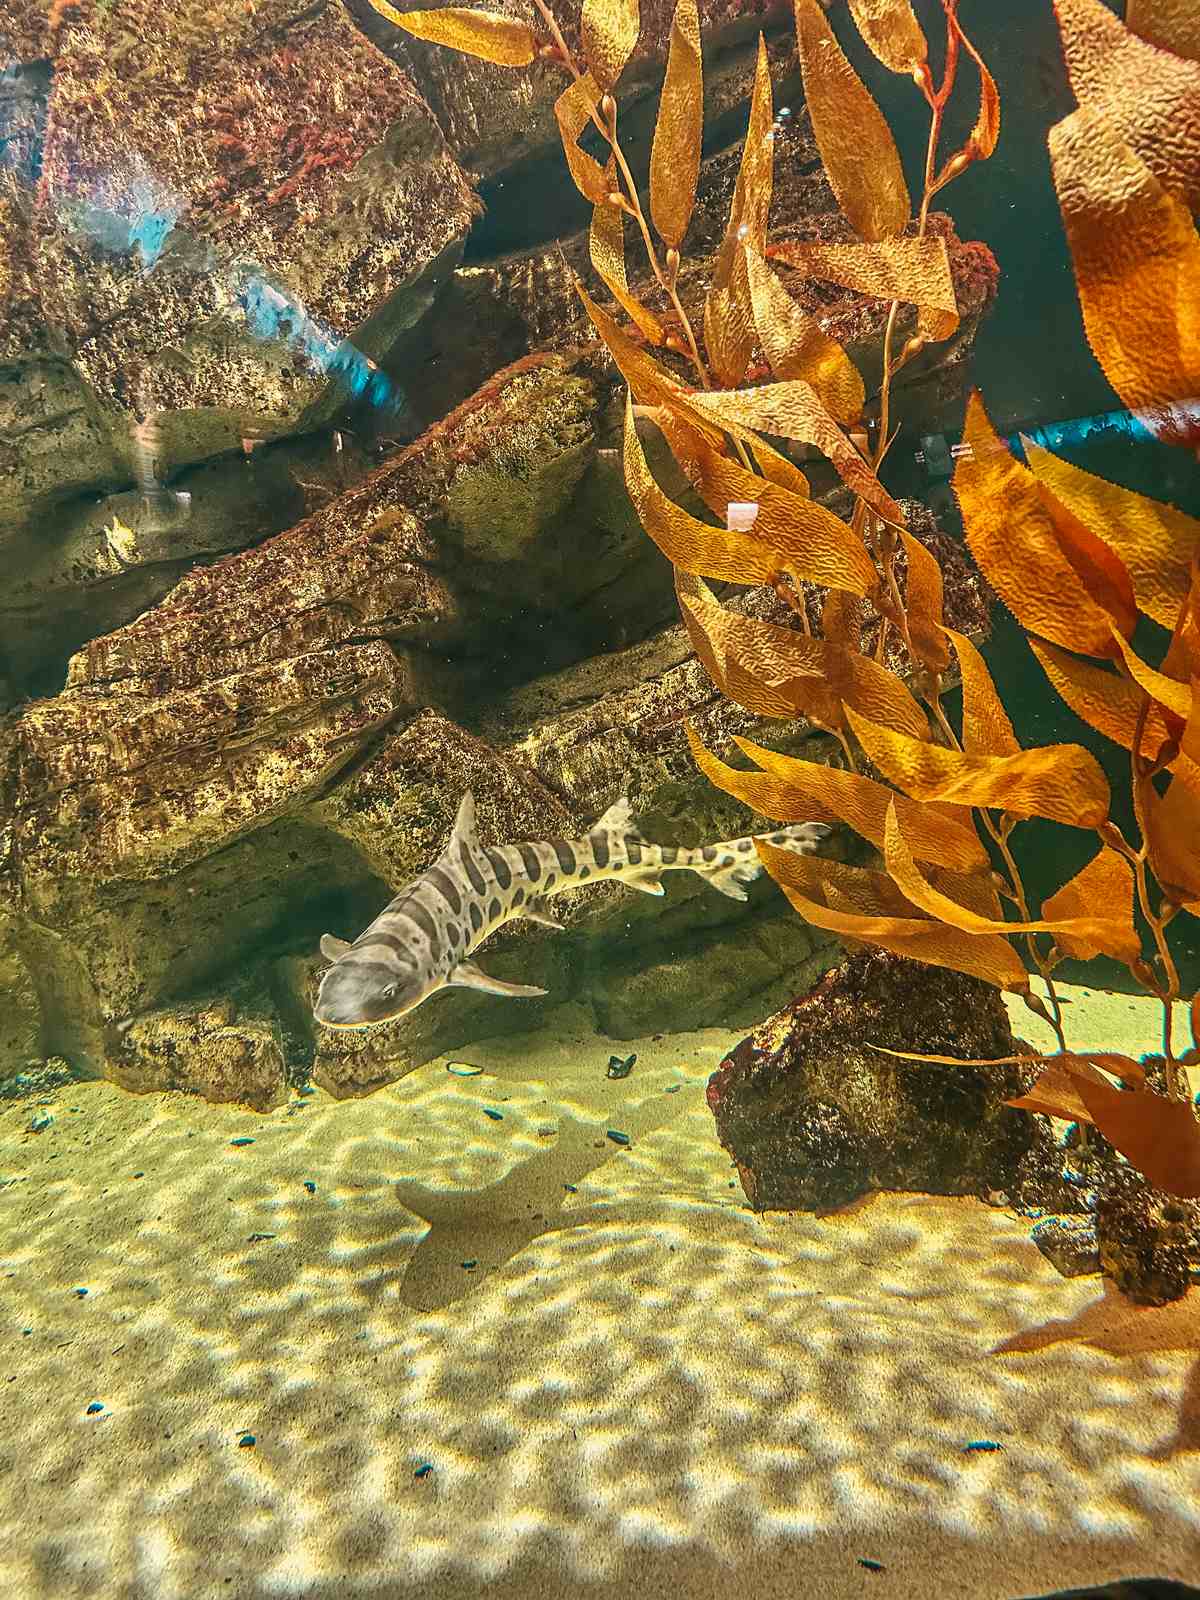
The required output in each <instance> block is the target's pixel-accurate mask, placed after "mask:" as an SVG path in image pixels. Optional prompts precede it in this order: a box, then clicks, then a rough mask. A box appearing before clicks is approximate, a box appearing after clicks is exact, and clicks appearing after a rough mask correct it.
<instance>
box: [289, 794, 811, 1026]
mask: <svg viewBox="0 0 1200 1600" xmlns="http://www.w3.org/2000/svg"><path fill="white" fill-rule="evenodd" d="M828 831H829V830H828V829H827V828H826V827H825V826H824V825H823V824H821V823H815V822H801V823H797V824H794V825H793V826H791V827H787V828H781V829H778V830H777V831H776V832H774V833H768V834H763V835H760V836H759V837H761V838H764V839H767V840H769V841H770V842H771V843H772V844H774V845H777V846H779V847H780V848H782V849H785V850H794V851H796V852H798V853H799V854H801V855H809V854H812V853H813V852H814V851H815V850H816V848H817V846H818V845H819V844H820V842H821V840H822V839H823V838H824V837H825V835H826V834H827V833H828ZM761 871H762V864H761V862H760V861H759V859H758V855H757V853H756V851H755V848H754V839H753V838H743V839H728V840H726V841H725V842H724V843H721V844H707V845H703V846H702V847H701V848H700V849H698V850H688V849H684V848H682V847H680V846H677V845H656V844H651V842H650V841H649V840H648V839H646V838H644V837H643V836H642V834H641V833H639V831H638V829H637V828H636V826H635V825H634V821H633V815H632V812H631V810H630V805H629V801H628V800H618V801H617V802H616V804H615V805H613V806H610V807H609V809H608V810H607V811H606V812H605V813H604V815H603V816H602V817H601V818H600V819H599V821H598V822H597V823H596V824H595V825H594V826H593V827H592V829H591V831H590V832H589V833H588V834H587V836H586V837H585V838H582V839H541V840H526V841H523V842H522V843H520V844H510V845H486V846H485V845H483V844H481V843H480V841H479V837H478V835H477V833H476V831H475V802H474V800H473V798H472V796H471V795H470V794H469V793H468V794H466V795H464V796H463V801H462V804H461V805H460V806H459V808H458V816H457V817H456V819H455V823H454V831H453V833H452V834H451V836H450V841H449V843H448V844H447V846H446V848H445V850H443V852H442V854H441V855H440V856H439V857H438V859H437V860H436V861H435V862H434V863H433V865H432V866H431V867H429V868H428V869H427V871H425V872H424V873H422V874H421V876H420V877H418V878H414V879H413V881H412V882H411V883H408V884H406V885H405V886H404V888H403V889H401V890H400V892H399V894H397V895H396V897H395V898H394V899H393V900H391V901H390V902H389V903H388V904H387V905H386V906H385V907H384V909H383V910H382V911H381V912H380V913H379V915H378V916H377V917H376V918H375V920H374V922H372V923H371V925H370V926H369V927H368V928H366V929H365V930H364V931H363V932H362V933H360V934H359V936H358V938H357V939H355V940H354V942H353V943H352V944H348V943H347V942H346V941H345V940H343V939H336V938H334V936H333V935H332V934H328V933H327V934H325V936H324V937H323V938H322V940H321V954H322V955H323V956H324V957H325V958H326V959H327V960H328V961H329V962H330V963H331V965H330V967H329V969H328V971H327V972H325V974H324V975H323V977H322V978H321V983H320V987H319V989H318V993H317V999H316V1004H315V1006H314V1008H313V1014H314V1016H315V1017H316V1020H317V1021H318V1022H320V1023H322V1024H323V1025H324V1026H325V1027H329V1028H367V1027H371V1026H373V1025H375V1024H378V1023H383V1022H393V1021H395V1020H396V1018H398V1017H402V1016H404V1015H405V1013H406V1012H409V1011H411V1010H413V1008H414V1007H415V1006H419V1005H420V1004H421V1003H422V1001H424V1000H427V999H428V998H429V996H430V995H431V994H436V993H437V991H438V990H439V989H445V988H448V987H451V986H456V987H461V988H467V989H478V990H481V991H483V992H484V993H485V994H495V995H508V996H514V997H518V998H522V997H529V996H536V995H543V994H545V993H546V991H545V990H544V989H538V988H534V987H533V986H531V985H529V984H521V983H504V982H502V981H501V980H500V979H499V978H492V977H489V976H488V974H487V973H485V972H482V971H481V970H480V968H479V967H477V966H476V965H475V963H474V962H473V961H470V960H469V959H468V957H469V956H470V954H471V952H472V951H473V950H475V949H476V947H477V946H479V945H480V944H482V943H483V941H484V940H485V939H486V938H488V937H489V935H491V934H493V933H495V931H496V929H497V928H499V927H502V926H503V925H504V923H506V922H509V921H511V920H512V919H513V918H515V917H525V918H527V919H528V920H529V921H531V922H540V923H542V924H543V925H545V926H546V927H549V928H561V927H562V923H560V922H559V921H558V920H557V918H556V917H554V916H553V914H552V913H551V912H550V910H549V908H548V907H547V905H546V901H547V898H548V897H549V896H551V895H555V894H562V893H563V892H564V891H565V890H568V889H577V888H580V887H581V886H582V885H583V884H585V883H594V882H597V881H603V880H605V879H616V880H618V881H619V882H621V883H627V884H628V885H629V886H630V887H631V888H633V889H638V890H640V891H641V892H642V893H643V894H655V895H661V894H662V893H663V886H662V874H663V873H664V872H695V873H698V874H699V876H700V877H702V878H703V879H704V880H705V882H706V883H708V884H710V885H711V886H712V887H713V888H714V889H717V890H718V891H719V892H720V893H721V894H724V895H728V896H729V897H730V899H733V900H744V899H745V898H746V889H745V885H746V884H747V883H749V882H751V881H752V880H753V879H755V878H756V877H758V875H759V873H760V872H761Z"/></svg>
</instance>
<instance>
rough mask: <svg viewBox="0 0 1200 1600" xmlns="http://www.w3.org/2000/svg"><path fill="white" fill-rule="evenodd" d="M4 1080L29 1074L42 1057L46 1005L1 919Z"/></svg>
mask: <svg viewBox="0 0 1200 1600" xmlns="http://www.w3.org/2000/svg"><path fill="white" fill-rule="evenodd" d="M0 996H3V1004H2V1005H0V1081H3V1080H4V1079H6V1078H10V1077H12V1076H14V1075H15V1074H16V1073H18V1072H22V1071H25V1070H26V1069H27V1068H28V1067H29V1065H30V1063H31V1062H34V1061H37V1060H39V1059H40V1058H41V1055H42V1048H43V1047H42V1006H41V1000H40V997H39V995H38V992H37V989H36V987H35V985H34V981H33V973H32V972H31V971H30V969H29V963H28V961H27V959H26V958H25V957H24V956H23V955H22V954H21V952H20V950H19V949H18V947H17V945H16V942H15V940H14V938H13V935H12V930H11V928H9V927H6V926H5V923H4V921H3V920H2V919H0Z"/></svg>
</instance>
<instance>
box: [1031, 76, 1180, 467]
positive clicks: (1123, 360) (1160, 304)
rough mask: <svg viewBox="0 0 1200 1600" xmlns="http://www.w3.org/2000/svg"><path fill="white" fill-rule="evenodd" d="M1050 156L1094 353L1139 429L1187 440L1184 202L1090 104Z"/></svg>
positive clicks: (1056, 133) (1054, 132) (1053, 133)
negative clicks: (1139, 421)
mask: <svg viewBox="0 0 1200 1600" xmlns="http://www.w3.org/2000/svg"><path fill="white" fill-rule="evenodd" d="M1197 71H1198V72H1200V67H1198V68H1197ZM1198 110H1200V107H1198ZM1197 144H1198V145H1200V140H1197ZM1050 157H1051V167H1052V170H1053V175H1054V187H1055V190H1056V192H1057V194H1058V203H1059V209H1060V210H1061V212H1062V219H1063V226H1064V228H1065V230H1066V234H1067V243H1068V245H1069V246H1070V249H1071V260H1072V264H1073V266H1074V269H1075V281H1076V283H1077V284H1078V287H1079V301H1080V307H1081V309H1082V311H1083V322H1084V328H1085V330H1086V332H1087V337H1088V343H1089V344H1090V345H1091V347H1092V352H1093V354H1094V355H1095V357H1096V360H1097V361H1098V362H1099V363H1100V365H1101V367H1102V368H1103V370H1104V375H1105V377H1106V378H1107V379H1108V381H1109V382H1110V383H1111V384H1112V386H1113V388H1114V389H1115V390H1116V391H1117V393H1118V394H1119V395H1120V397H1121V399H1122V400H1123V401H1124V402H1125V404H1126V405H1127V406H1128V407H1129V408H1130V409H1131V410H1133V411H1138V412H1139V413H1142V421H1143V422H1144V423H1145V424H1146V426H1148V427H1150V428H1151V429H1153V430H1154V431H1155V432H1157V433H1159V434H1160V436H1162V437H1164V438H1166V439H1168V440H1175V439H1177V438H1178V439H1179V440H1181V441H1190V440H1191V438H1192V435H1193V433H1194V432H1195V425H1194V422H1193V421H1192V420H1191V413H1192V410H1193V409H1194V405H1195V401H1196V397H1197V395H1200V238H1197V234H1196V229H1195V227H1194V226H1193V224H1192V218H1191V215H1190V213H1189V211H1188V207H1187V204H1186V203H1185V202H1184V201H1183V200H1182V199H1180V198H1179V196H1178V195H1177V194H1175V193H1172V192H1171V191H1170V190H1168V189H1167V188H1165V187H1164V185H1163V184H1162V183H1161V182H1160V181H1159V180H1158V178H1156V177H1155V176H1154V174H1153V173H1152V172H1151V170H1150V168H1149V167H1148V166H1147V165H1146V164H1144V163H1143V162H1142V161H1141V160H1140V159H1139V158H1138V156H1137V155H1136V154H1135V153H1134V151H1133V150H1132V149H1131V148H1130V147H1129V145H1127V144H1124V143H1122V141H1121V139H1120V138H1119V137H1118V135H1117V133H1116V131H1115V129H1114V128H1113V126H1112V124H1111V123H1110V122H1108V121H1107V120H1106V119H1105V118H1104V117H1103V116H1102V115H1101V114H1100V113H1099V112H1097V111H1095V110H1092V109H1090V108H1088V107H1083V108H1081V109H1080V110H1079V111H1075V112H1073V113H1072V114H1071V115H1070V116H1069V117H1066V118H1064V120H1063V121H1062V122H1060V123H1058V124H1057V125H1056V126H1055V127H1053V128H1052V129H1051V130H1050ZM1197 194H1198V196H1200V189H1198V190H1197ZM1180 418H1182V419H1183V420H1182V421H1181V420H1180Z"/></svg>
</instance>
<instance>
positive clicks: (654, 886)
mask: <svg viewBox="0 0 1200 1600" xmlns="http://www.w3.org/2000/svg"><path fill="white" fill-rule="evenodd" d="M621 882H622V883H627V884H628V885H629V887H630V888H631V889H637V890H640V892H641V893H642V894H666V892H667V891H666V890H665V889H664V888H663V886H662V879H661V878H660V877H659V875H658V873H657V871H656V870H655V869H654V868H653V867H651V868H649V869H648V870H647V871H646V872H640V873H638V875H637V877H622V879H621Z"/></svg>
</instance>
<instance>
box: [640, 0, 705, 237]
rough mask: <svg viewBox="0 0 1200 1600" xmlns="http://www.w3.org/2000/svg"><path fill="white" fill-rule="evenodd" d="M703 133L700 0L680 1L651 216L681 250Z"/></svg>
mask: <svg viewBox="0 0 1200 1600" xmlns="http://www.w3.org/2000/svg"><path fill="white" fill-rule="evenodd" d="M703 134H704V68H703V63H702V60H701V55H700V18H699V14H698V13H697V10H696V0H679V4H678V5H677V6H676V7H675V19H674V21H673V22H672V24H671V44H670V49H669V52H668V55H667V76H666V79H665V81H664V83H663V88H662V96H661V98H660V100H659V103H658V120H657V122H656V123H655V127H654V144H653V147H652V149H651V152H650V215H651V216H652V217H653V219H654V226H655V227H656V228H657V229H658V232H659V235H660V237H661V238H662V239H663V240H664V241H665V242H666V243H667V244H669V245H671V246H673V247H674V248H675V249H678V248H679V246H680V244H681V243H682V242H683V236H684V234H685V233H686V232H687V229H688V223H689V222H690V221H691V220H692V211H693V209H694V207H695V204H696V184H697V181H698V179H699V176H700V146H701V142H702V139H703Z"/></svg>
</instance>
